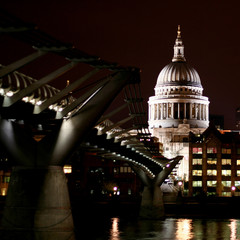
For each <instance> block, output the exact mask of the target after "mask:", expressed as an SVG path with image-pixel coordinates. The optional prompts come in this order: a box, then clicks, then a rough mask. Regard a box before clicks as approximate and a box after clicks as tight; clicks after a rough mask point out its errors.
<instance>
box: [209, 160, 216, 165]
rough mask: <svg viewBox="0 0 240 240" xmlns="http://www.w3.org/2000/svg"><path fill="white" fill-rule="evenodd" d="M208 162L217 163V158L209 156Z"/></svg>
mask: <svg viewBox="0 0 240 240" xmlns="http://www.w3.org/2000/svg"><path fill="white" fill-rule="evenodd" d="M207 164H210V165H216V164H217V159H216V158H208V159H207Z"/></svg>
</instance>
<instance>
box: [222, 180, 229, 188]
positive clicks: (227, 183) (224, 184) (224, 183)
mask: <svg viewBox="0 0 240 240" xmlns="http://www.w3.org/2000/svg"><path fill="white" fill-rule="evenodd" d="M222 185H223V186H224V187H231V181H222Z"/></svg>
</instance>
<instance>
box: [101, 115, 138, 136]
mask: <svg viewBox="0 0 240 240" xmlns="http://www.w3.org/2000/svg"><path fill="white" fill-rule="evenodd" d="M132 118H134V116H130V117H127V118H124V119H122V120H121V121H119V122H117V123H115V124H113V125H111V126H108V127H105V128H104V129H103V130H99V132H98V135H102V134H104V133H106V132H107V131H109V130H111V129H113V128H116V127H119V126H121V125H122V124H123V123H125V122H128V121H129V120H131V119H132Z"/></svg>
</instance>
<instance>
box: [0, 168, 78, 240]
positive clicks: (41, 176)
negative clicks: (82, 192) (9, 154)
mask: <svg viewBox="0 0 240 240" xmlns="http://www.w3.org/2000/svg"><path fill="white" fill-rule="evenodd" d="M1 225H2V227H1V234H0V239H4V240H6V239H24V240H30V239H31V240H56V239H57V240H63V239H64V240H65V239H70V240H73V239H75V236H74V225H73V219H72V212H71V206H70V199H69V193H68V188H67V181H66V177H65V174H64V173H63V169H62V167H60V166H50V167H48V168H26V167H14V168H13V171H12V175H11V180H10V184H9V188H8V194H7V199H6V204H5V208H4V213H3V218H2V223H1Z"/></svg>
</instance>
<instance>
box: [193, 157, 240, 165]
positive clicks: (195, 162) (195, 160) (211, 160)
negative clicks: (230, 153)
mask: <svg viewBox="0 0 240 240" xmlns="http://www.w3.org/2000/svg"><path fill="white" fill-rule="evenodd" d="M192 164H193V165H202V159H201V158H193V160H192ZM207 164H209V165H217V158H208V159H207ZM222 165H231V159H222ZM236 165H237V166H240V159H237V161H236Z"/></svg>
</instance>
